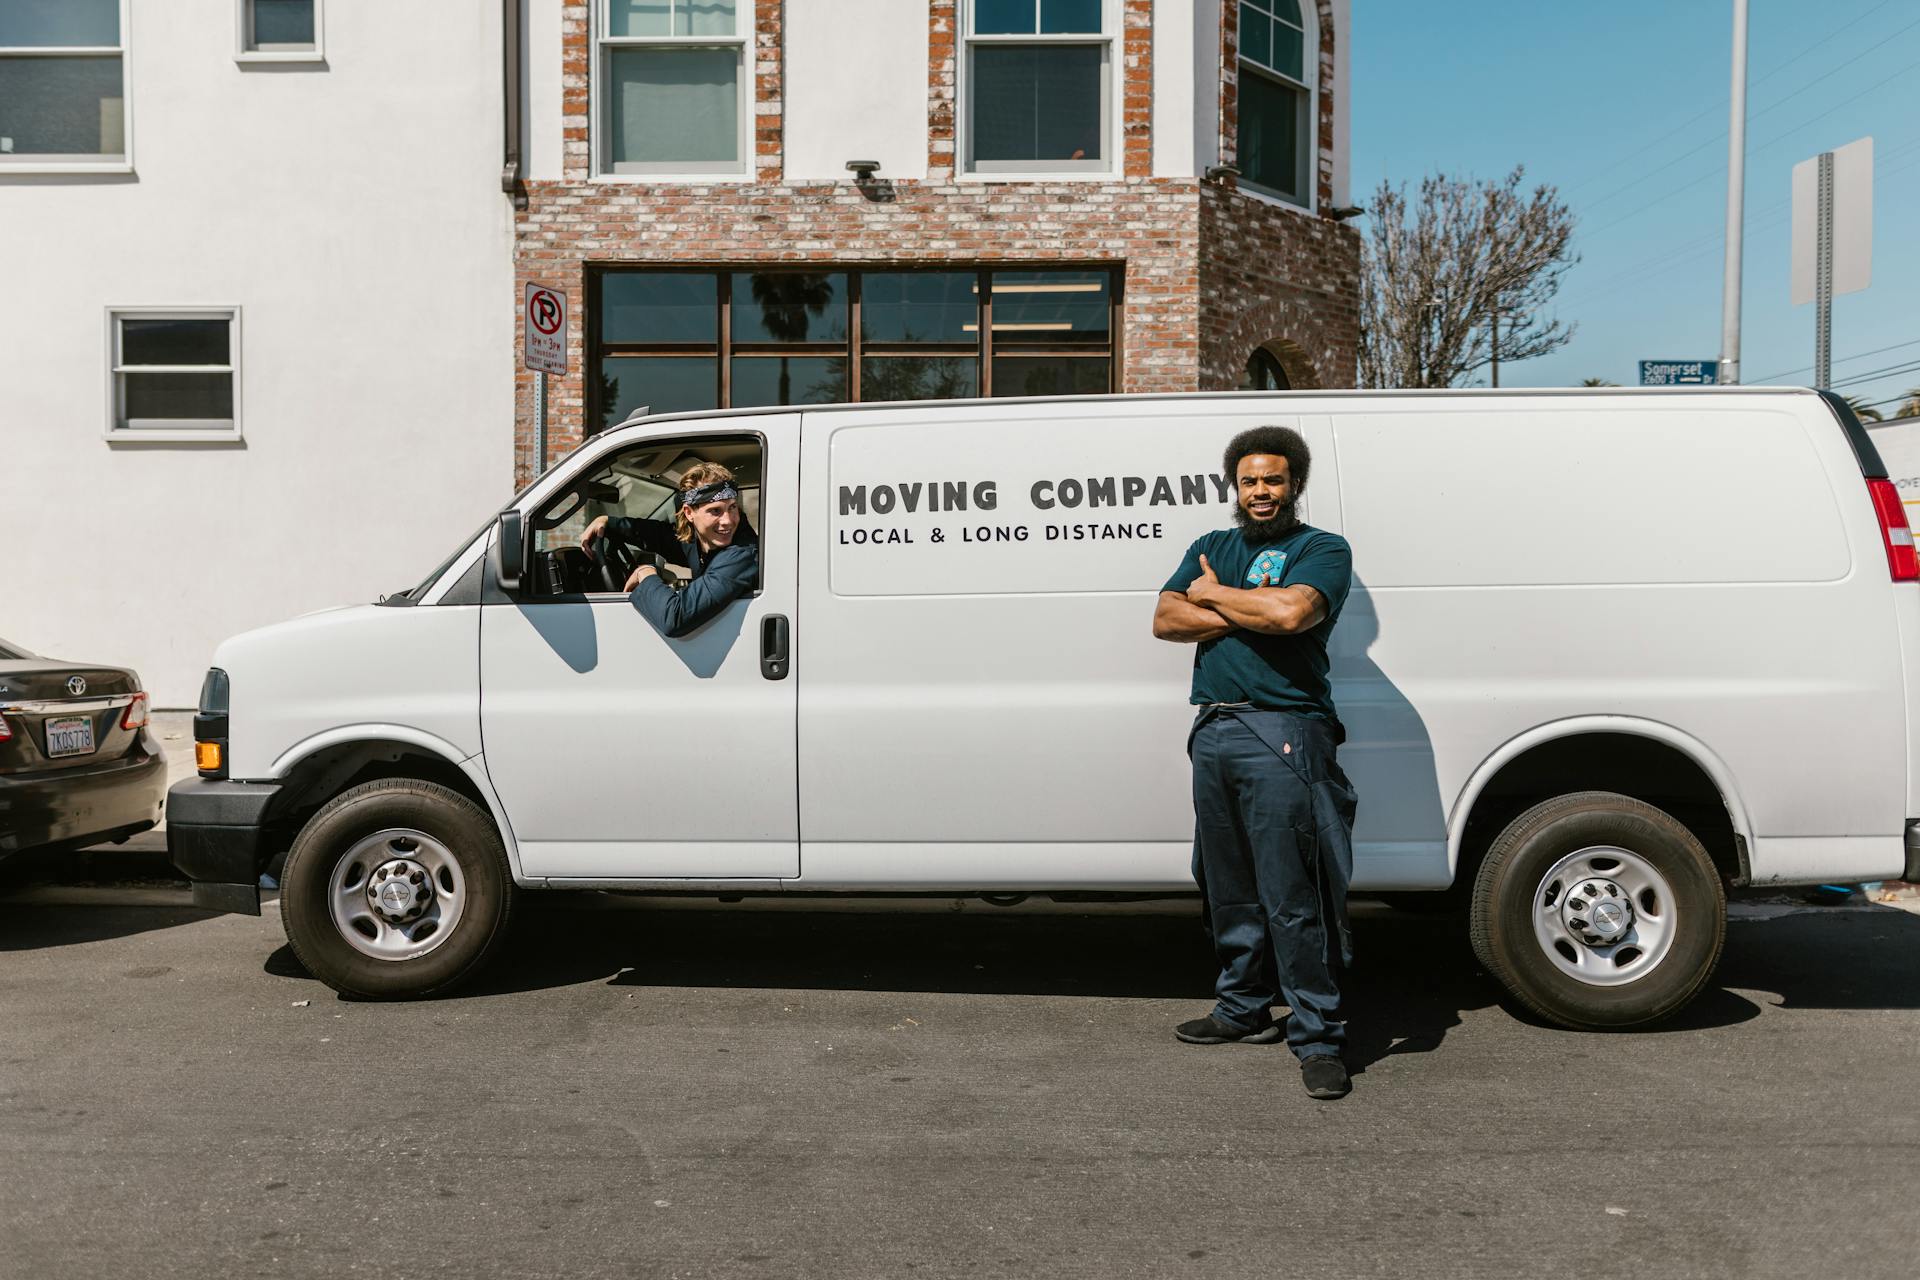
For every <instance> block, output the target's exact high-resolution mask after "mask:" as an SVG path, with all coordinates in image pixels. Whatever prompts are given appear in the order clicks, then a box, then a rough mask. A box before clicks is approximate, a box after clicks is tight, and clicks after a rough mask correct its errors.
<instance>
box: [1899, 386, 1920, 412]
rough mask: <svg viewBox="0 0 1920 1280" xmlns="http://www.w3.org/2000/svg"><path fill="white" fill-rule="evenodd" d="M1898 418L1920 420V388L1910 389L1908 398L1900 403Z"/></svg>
mask: <svg viewBox="0 0 1920 1280" xmlns="http://www.w3.org/2000/svg"><path fill="white" fill-rule="evenodd" d="M1893 416H1894V417H1896V418H1920V387H1908V388H1907V398H1906V399H1905V400H1903V401H1901V402H1900V411H1899V412H1898V413H1896V414H1894V415H1893Z"/></svg>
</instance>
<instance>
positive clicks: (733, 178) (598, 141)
mask: <svg viewBox="0 0 1920 1280" xmlns="http://www.w3.org/2000/svg"><path fill="white" fill-rule="evenodd" d="M684 2H685V0H673V4H674V5H675V6H676V7H677V6H678V5H679V4H681V3H684ZM610 3H611V0H593V3H592V4H591V5H590V6H589V7H588V11H587V28H588V31H587V47H588V61H587V113H588V114H587V140H588V141H587V147H588V161H589V163H588V176H589V180H590V181H593V182H692V183H716V184H717V183H724V182H752V181H753V180H754V174H755V170H756V169H757V167H758V160H757V153H756V149H755V146H754V139H755V136H756V133H757V130H756V127H755V126H756V123H757V122H756V114H757V113H756V110H755V108H756V107H757V105H758V95H757V94H756V93H755V91H754V79H755V40H754V32H755V30H756V25H755V24H756V23H757V21H758V16H759V15H758V12H757V10H758V7H759V5H760V3H761V0H735V8H734V33H733V34H732V35H731V36H615V35H610V34H608V32H609V31H610V30H611V28H612V26H613V22H612V19H611V17H610V16H609V10H608V7H607V6H608V5H609V4H610ZM672 12H673V10H669V17H668V25H669V26H671V25H672V17H671V14H672ZM657 48H680V49H724V48H732V49H734V50H735V51H736V54H737V56H738V58H739V65H740V73H739V76H738V78H737V79H736V81H735V84H734V89H735V102H736V105H735V108H734V111H735V115H736V116H737V118H738V124H737V129H738V133H739V137H738V140H737V145H738V148H739V155H740V158H739V160H738V161H737V162H736V163H737V166H738V167H737V168H712V169H703V168H698V167H695V168H688V167H686V165H685V164H684V163H683V162H674V163H670V164H669V163H661V164H658V165H651V164H649V163H648V162H637V161H636V162H629V163H631V164H638V165H641V166H642V167H638V168H627V169H616V168H614V162H613V161H611V160H610V159H609V158H608V155H607V148H608V146H609V145H610V144H611V143H612V141H613V129H612V126H611V125H610V124H609V123H608V121H607V119H606V117H605V115H604V114H603V113H604V112H605V110H606V108H607V106H608V103H609V101H610V99H609V97H608V94H607V92H606V88H605V83H606V80H607V67H608V65H609V64H610V62H611V58H610V54H611V51H612V50H614V49H657Z"/></svg>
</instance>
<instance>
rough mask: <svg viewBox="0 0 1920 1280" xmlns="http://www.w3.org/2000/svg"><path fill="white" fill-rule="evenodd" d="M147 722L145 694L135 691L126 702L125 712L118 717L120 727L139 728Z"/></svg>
mask: <svg viewBox="0 0 1920 1280" xmlns="http://www.w3.org/2000/svg"><path fill="white" fill-rule="evenodd" d="M146 723H147V695H146V694H144V693H136V694H134V695H133V701H132V702H129V703H128V704H127V713H126V714H125V715H123V716H121V717H120V727H121V728H122V729H139V728H142V727H144V726H145V725H146Z"/></svg>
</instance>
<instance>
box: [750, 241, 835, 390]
mask: <svg viewBox="0 0 1920 1280" xmlns="http://www.w3.org/2000/svg"><path fill="white" fill-rule="evenodd" d="M752 289H753V301H754V303H755V305H757V306H758V307H759V308H760V322H761V323H762V324H764V325H765V326H766V327H767V332H768V333H770V334H772V335H773V338H774V341H776V342H805V341H806V340H807V330H808V329H809V328H811V327H812V321H811V320H810V318H809V317H810V316H817V315H824V314H825V313H826V310H827V305H828V304H829V303H831V302H833V301H834V296H833V293H834V290H833V281H832V280H831V279H830V278H829V277H828V275H827V273H826V272H824V271H756V272H754V274H753V283H752ZM780 403H781V404H792V403H793V388H792V385H791V380H790V378H789V376H788V372H787V357H786V356H785V355H782V356H781V357H780Z"/></svg>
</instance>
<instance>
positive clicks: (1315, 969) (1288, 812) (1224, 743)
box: [1153, 427, 1355, 1099]
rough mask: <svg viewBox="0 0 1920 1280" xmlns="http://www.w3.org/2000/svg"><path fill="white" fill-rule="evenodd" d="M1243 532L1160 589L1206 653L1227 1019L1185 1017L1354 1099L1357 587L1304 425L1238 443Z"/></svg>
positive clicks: (1237, 527)
mask: <svg viewBox="0 0 1920 1280" xmlns="http://www.w3.org/2000/svg"><path fill="white" fill-rule="evenodd" d="M1225 465H1226V474H1227V475H1230V476H1232V477H1233V478H1234V486H1235V490H1236V494H1237V498H1238V506H1237V507H1236V509H1235V511H1234V527H1233V528H1231V529H1223V530H1219V531H1217V532H1214V533H1209V534H1206V535H1204V536H1202V537H1201V538H1199V539H1198V540H1197V541H1195V542H1194V544H1193V545H1192V546H1191V547H1189V548H1188V549H1187V557H1186V559H1185V560H1184V561H1183V562H1182V563H1181V565H1180V568H1179V569H1178V570H1177V571H1176V572H1175V573H1174V575H1173V577H1172V579H1171V580H1169V581H1168V583H1167V585H1166V586H1165V587H1164V588H1163V589H1162V590H1161V592H1160V600H1159V604H1158V605H1157V606H1156V607H1155V609H1154V615H1153V634H1154V635H1155V636H1157V637H1158V638H1160V639H1162V640H1170V641H1173V642H1175V643H1179V644H1197V645H1198V646H1199V648H1198V650H1197V651H1196V652H1195V654H1194V659H1193V693H1192V697H1191V699H1190V701H1192V703H1193V704H1194V705H1195V706H1196V707H1197V708H1198V712H1197V713H1196V715H1195V718H1194V724H1193V729H1192V731H1191V733H1190V734H1189V735H1188V738H1187V754H1188V756H1189V757H1190V758H1191V760H1192V761H1193V808H1194V846H1193V874H1194V880H1195V881H1196V882H1197V883H1198V884H1199V886H1200V891H1201V893H1202V894H1203V895H1205V897H1206V910H1207V922H1208V927H1209V932H1210V933H1211V934H1212V937H1213V945H1214V951H1215V953H1216V955H1217V956H1218V957H1219V961H1220V977H1219V980H1218V982H1217V983H1216V984H1215V997H1216V998H1215V1003H1214V1007H1213V1011H1212V1012H1211V1013H1209V1014H1208V1015H1207V1016H1205V1017H1203V1018H1195V1019H1193V1020H1192V1021H1190V1022H1183V1023H1181V1024H1180V1025H1179V1026H1178V1027H1176V1028H1174V1035H1176V1036H1178V1037H1179V1038H1180V1039H1181V1040H1184V1041H1186V1042H1187V1043H1189V1044H1207V1045H1217V1044H1229V1043H1234V1042H1240V1043H1251V1044H1269V1043H1272V1042H1273V1041H1275V1040H1277V1039H1279V1038H1280V1029H1279V1027H1278V1026H1276V1025H1275V1023H1274V1020H1273V1008H1272V1006H1273V1003H1274V999H1275V997H1276V995H1277V996H1278V997H1279V998H1280V999H1282V1000H1284V1001H1285V1003H1286V1005H1287V1007H1288V1010H1289V1016H1288V1019H1287V1032H1286V1034H1287V1043H1288V1045H1289V1047H1291V1048H1292V1050H1293V1053H1294V1056H1295V1057H1296V1058H1297V1059H1298V1060H1299V1063H1300V1074H1301V1080H1302V1083H1303V1084H1304V1085H1305V1087H1306V1091H1307V1093H1308V1095H1309V1096H1311V1097H1314V1098H1322V1099H1327V1098H1338V1097H1341V1096H1343V1095H1345V1094H1346V1093H1347V1091H1348V1090H1349V1088H1350V1087H1351V1086H1350V1084H1349V1081H1348V1076H1347V1069H1346V1065H1345V1063H1344V1062H1343V1061H1342V1060H1341V1049H1342V1046H1343V1045H1344V1044H1345V1042H1346V1023H1345V1021H1344V1015H1343V1012H1342V1009H1341V1003H1340V985H1339V980H1340V973H1341V970H1342V969H1343V968H1344V967H1345V966H1346V965H1347V964H1349V963H1351V956H1352V953H1351V944H1350V942H1349V933H1348V930H1347V922H1346V896H1347V883H1348V881H1349V879H1350V878H1351V875H1352V869H1353V844H1352V840H1353V818H1354V812H1355V797H1354V793H1353V788H1352V786H1351V785H1350V784H1349V783H1348V781H1347V777H1346V774H1345V773H1343V772H1341V769H1340V765H1339V763H1338V761H1337V760H1336V758H1335V750H1336V748H1337V747H1338V745H1339V744H1340V742H1342V741H1343V740H1344V739H1345V737H1346V734H1345V732H1344V730H1342V728H1341V726H1340V720H1339V717H1338V716H1337V715H1336V714H1335V713H1334V707H1333V695H1332V686H1331V683H1330V681H1329V680H1328V675H1327V666H1328V664H1327V637H1328V635H1329V634H1330V633H1331V632H1332V631H1333V627H1334V624H1335V623H1336V622H1337V621H1338V620H1339V618H1340V610H1341V607H1342V606H1343V605H1344V604H1345V603H1346V599H1347V588H1348V586H1349V584H1350V583H1351V581H1352V574H1353V552H1352V550H1351V549H1350V548H1349V547H1348V545H1347V540H1346V539H1345V538H1342V537H1341V536H1340V535H1339V534H1336V533H1328V532H1327V531H1326V530H1324V529H1316V528H1314V527H1313V526H1311V525H1307V524H1303V523H1301V522H1300V520H1299V518H1298V516H1297V514H1296V510H1297V507H1298V504H1299V500H1300V495H1301V494H1302V493H1303V492H1305V490H1306V487H1307V473H1308V470H1309V468H1310V467H1311V465H1312V455H1311V453H1310V452H1309V451H1308V449H1307V442H1306V441H1305V440H1304V439H1302V438H1301V436H1300V433H1299V432H1297V431H1294V430H1292V429H1291V428H1288V427H1255V428H1253V429H1252V430H1250V431H1244V432H1242V433H1241V434H1239V435H1237V436H1235V437H1234V439H1233V442H1232V443H1231V444H1229V445H1228V446H1227V452H1226V459H1225Z"/></svg>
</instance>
